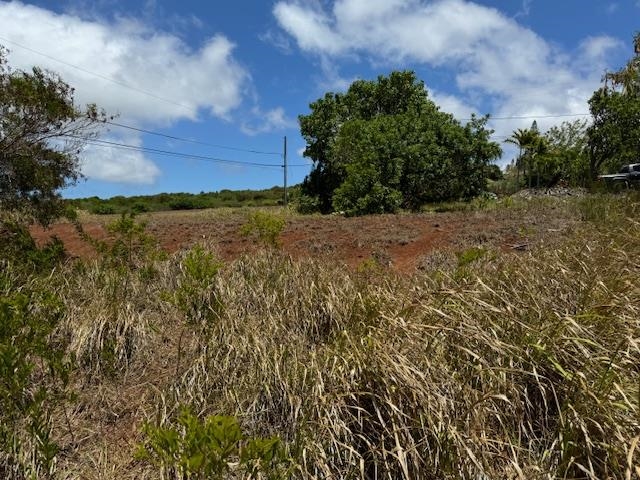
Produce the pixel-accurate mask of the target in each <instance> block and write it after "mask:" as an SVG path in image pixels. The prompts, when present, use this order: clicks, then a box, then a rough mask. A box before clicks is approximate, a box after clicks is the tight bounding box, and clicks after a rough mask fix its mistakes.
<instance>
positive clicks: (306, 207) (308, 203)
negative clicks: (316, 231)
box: [296, 195, 320, 215]
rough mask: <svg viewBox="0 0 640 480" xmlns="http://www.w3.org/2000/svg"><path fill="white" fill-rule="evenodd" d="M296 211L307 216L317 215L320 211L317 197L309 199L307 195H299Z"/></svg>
mask: <svg viewBox="0 0 640 480" xmlns="http://www.w3.org/2000/svg"><path fill="white" fill-rule="evenodd" d="M296 210H297V211H298V213H302V214H303V215H308V214H311V213H317V212H319V211H320V202H319V200H318V197H311V196H309V195H301V196H300V198H298V200H297V201H296Z"/></svg>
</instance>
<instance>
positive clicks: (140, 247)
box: [106, 213, 155, 269]
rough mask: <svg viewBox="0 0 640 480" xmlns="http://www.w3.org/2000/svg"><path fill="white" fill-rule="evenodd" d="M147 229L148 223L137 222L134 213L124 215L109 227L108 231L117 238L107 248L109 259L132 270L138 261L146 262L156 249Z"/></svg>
mask: <svg viewBox="0 0 640 480" xmlns="http://www.w3.org/2000/svg"><path fill="white" fill-rule="evenodd" d="M146 227H147V225H146V223H144V222H138V221H136V218H135V214H134V213H129V214H125V213H123V214H122V216H121V217H120V218H119V219H118V220H115V221H114V222H112V223H110V224H109V225H107V230H108V231H109V232H110V233H111V234H113V235H114V236H115V239H114V241H113V243H112V244H111V245H109V246H108V247H107V248H106V250H107V255H108V257H109V259H110V260H111V261H112V262H114V263H115V264H117V265H122V266H127V267H129V268H131V269H133V268H135V267H136V263H137V261H139V260H143V261H144V260H146V258H147V257H148V256H149V255H150V254H151V253H152V252H153V250H154V248H155V240H154V238H153V237H152V236H151V235H148V234H147V233H146V232H145V229H146Z"/></svg>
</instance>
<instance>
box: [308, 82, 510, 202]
mask: <svg viewBox="0 0 640 480" xmlns="http://www.w3.org/2000/svg"><path fill="white" fill-rule="evenodd" d="M310 107H311V113H310V114H309V115H302V116H300V126H301V132H302V135H303V136H304V138H305V140H306V141H307V148H306V150H305V156H307V157H310V158H311V159H312V160H313V161H314V167H313V170H312V171H311V173H310V174H309V176H308V177H307V178H306V179H305V181H304V183H303V188H302V189H303V193H304V194H306V195H309V196H312V197H315V198H316V199H317V200H318V204H319V207H320V209H321V211H323V212H328V211H331V210H332V209H337V210H345V211H348V212H350V213H353V214H362V213H373V212H388V211H394V210H395V209H397V208H398V207H400V206H403V207H406V208H412V209H415V208H418V207H419V206H420V205H422V204H423V203H424V202H426V201H432V200H444V199H449V198H464V197H470V196H473V195H475V194H477V193H478V192H479V191H480V190H481V189H482V188H484V185H485V175H486V171H487V170H486V166H487V164H488V163H489V161H490V160H492V159H494V158H496V157H497V156H499V155H500V148H499V146H498V145H497V144H495V143H492V142H490V141H489V135H490V134H491V131H489V130H487V129H486V128H485V126H486V119H485V118H482V119H479V118H474V119H473V120H472V121H470V122H469V123H468V124H467V125H465V126H463V125H461V124H460V123H459V122H458V121H456V120H455V119H454V118H453V116H451V115H450V114H447V113H444V112H441V111H440V110H439V109H438V107H437V106H436V105H435V104H434V103H433V102H432V101H431V100H430V99H429V98H428V96H427V92H426V90H425V88H424V83H423V82H421V81H419V80H418V79H417V78H416V76H415V74H414V73H413V72H409V71H405V72H393V73H391V74H390V75H389V76H388V77H385V76H380V77H378V79H377V80H375V81H365V80H358V81H356V82H354V83H353V84H352V85H351V87H350V88H349V89H348V91H347V92H346V93H344V94H340V93H337V94H336V93H328V94H326V95H325V96H324V97H323V98H321V99H319V100H317V101H316V102H314V103H312V104H311V106H310Z"/></svg>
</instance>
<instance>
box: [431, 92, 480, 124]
mask: <svg viewBox="0 0 640 480" xmlns="http://www.w3.org/2000/svg"><path fill="white" fill-rule="evenodd" d="M429 97H430V98H431V100H433V101H434V102H435V104H436V105H438V106H439V107H440V110H441V111H443V112H447V113H451V114H453V116H454V117H455V118H457V119H459V120H462V119H466V118H470V117H471V114H472V113H477V112H478V109H477V108H475V107H473V106H471V105H469V104H468V103H466V102H465V101H464V100H462V99H460V98H459V97H456V96H455V95H450V94H448V93H443V92H438V91H434V90H429Z"/></svg>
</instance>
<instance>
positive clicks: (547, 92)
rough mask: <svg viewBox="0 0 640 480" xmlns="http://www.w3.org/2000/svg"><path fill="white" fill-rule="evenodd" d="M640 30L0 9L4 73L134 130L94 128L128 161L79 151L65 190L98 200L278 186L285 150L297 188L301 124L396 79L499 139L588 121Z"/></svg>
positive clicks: (256, 2)
mask: <svg viewBox="0 0 640 480" xmlns="http://www.w3.org/2000/svg"><path fill="white" fill-rule="evenodd" d="M639 19H640V0H611V1H607V0H598V1H596V0H554V1H552V0H492V1H489V0H483V1H480V0H478V1H475V2H471V1H464V0H433V1H431V0H335V1H330V0H277V1H263V0H234V1H233V2H221V1H218V2H206V1H195V0H183V1H181V2H174V1H169V0H127V1H124V0H92V1H91V0H61V1H51V0H49V1H45V0H42V1H33V2H26V1H24V2H17V1H9V2H7V1H2V0H0V25H2V28H1V29H0V44H3V45H5V46H6V47H8V48H9V49H10V51H11V53H10V55H9V63H10V65H12V67H14V68H20V69H28V68H30V67H31V66H33V65H40V66H43V67H46V68H49V69H51V70H54V71H56V72H58V73H60V74H61V75H62V77H63V78H64V79H65V80H66V81H67V82H68V83H70V84H71V85H72V86H74V87H75V88H76V98H77V100H78V101H79V102H81V103H88V102H95V103H97V104H98V105H99V106H101V107H103V108H105V109H106V110H107V112H108V113H109V114H116V115H118V117H117V119H116V120H115V122H117V123H120V124H122V125H126V126H128V127H133V129H132V128H123V127H118V126H115V125H110V126H109V127H108V128H107V129H104V130H103V132H102V134H101V136H100V138H101V139H102V140H103V141H105V142H113V143H118V144H124V145H129V146H132V147H135V148H127V149H124V148H116V147H115V146H114V145H111V144H106V143H102V144H100V145H96V144H94V145H88V146H87V147H86V148H85V150H84V152H83V154H82V155H83V160H82V162H83V163H82V169H83V172H84V174H85V175H86V177H87V180H86V181H82V182H81V183H80V184H78V185H77V186H75V187H72V188H70V189H68V190H66V191H65V192H64V194H65V195H66V196H69V197H77V196H93V195H97V196H100V197H109V196H113V195H142V194H150V193H158V192H179V191H185V192H200V191H215V190H221V189H225V188H228V189H243V188H269V187H271V186H273V185H281V184H282V168H280V167H279V166H278V165H280V164H281V163H282V158H281V156H280V152H281V151H282V146H283V145H282V144H283V137H284V136H287V138H288V147H289V148H288V152H289V155H288V158H289V163H290V164H291V165H292V166H291V167H290V169H289V181H290V184H294V183H298V182H300V181H302V179H303V178H304V176H305V175H306V174H307V173H308V172H309V169H310V163H309V161H308V160H307V159H305V158H303V157H302V155H301V153H302V150H303V148H304V141H303V139H302V138H301V136H300V133H299V129H298V125H297V116H298V115H300V114H305V113H308V111H309V110H308V105H309V103H310V102H312V101H313V100H315V99H317V98H318V97H320V96H322V95H323V94H324V93H325V92H326V91H329V90H331V91H342V90H344V89H346V87H347V86H348V85H349V83H350V82H351V81H353V80H354V79H357V78H364V79H373V78H375V77H377V76H378V75H381V74H388V73H389V72H390V71H392V70H395V69H411V70H415V71H416V73H417V74H418V76H419V77H420V78H421V79H423V80H424V81H425V84H426V86H427V89H428V90H429V94H430V95H431V97H432V98H433V99H434V100H435V101H436V103H438V104H439V105H440V106H441V108H442V110H445V111H448V112H451V113H453V114H454V115H456V116H457V117H458V118H460V119H465V118H467V117H468V116H469V115H470V114H471V113H472V112H476V113H480V114H485V113H491V114H492V115H493V116H494V117H496V119H495V120H493V121H492V122H491V126H492V127H493V128H494V129H495V130H496V132H495V139H496V140H497V141H502V140H503V139H504V138H505V136H507V135H509V133H510V132H511V131H513V130H514V129H515V128H522V127H528V126H529V125H530V124H531V122H532V120H533V119H534V118H536V119H537V122H538V125H539V126H540V128H541V129H542V130H545V129H546V128H548V127H550V126H551V125H554V124H558V123H560V122H562V121H563V120H572V119H575V118H585V117H581V116H580V114H583V113H585V112H588V107H587V103H586V102H587V99H588V98H589V96H590V95H591V93H592V92H593V90H594V89H596V88H597V87H598V86H599V84H600V79H601V77H602V75H603V73H604V71H605V70H607V69H608V70H613V69H617V68H619V67H620V66H621V65H623V64H624V63H625V62H626V60H627V59H628V58H630V56H631V54H632V48H631V40H632V37H633V34H634V31H635V30H636V29H638V20H639ZM569 115H573V116H569ZM505 117H506V118H505ZM513 117H526V118H513ZM135 129H138V130H135ZM140 130H148V131H153V132H159V133H162V134H165V135H169V136H171V137H177V138H181V139H188V140H191V141H192V142H183V141H180V140H177V139H174V138H167V137H162V136H158V135H151V134H148V133H144V132H142V131H140ZM195 142H200V143H195ZM222 147H231V148H222ZM141 149H146V150H141ZM148 149H157V150H163V151H167V152H178V153H180V154H183V153H184V154H189V155H193V156H194V157H193V158H185V157H175V156H168V155H159V154H155V153H152V152H151V151H149V150H148ZM255 152H265V153H255ZM512 156H513V151H512V150H510V149H508V148H505V154H504V156H503V158H502V159H501V160H500V163H501V164H504V163H505V162H508V161H509V160H510V159H511V158H512ZM195 157H206V158H204V159H203V158H195ZM215 159H220V160H230V161H232V162H235V163H229V162H220V161H218V160H215ZM254 164H267V165H268V166H266V167H261V166H257V165H254Z"/></svg>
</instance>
